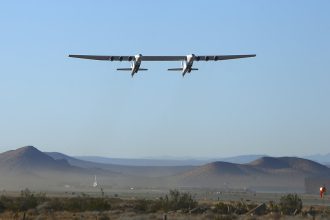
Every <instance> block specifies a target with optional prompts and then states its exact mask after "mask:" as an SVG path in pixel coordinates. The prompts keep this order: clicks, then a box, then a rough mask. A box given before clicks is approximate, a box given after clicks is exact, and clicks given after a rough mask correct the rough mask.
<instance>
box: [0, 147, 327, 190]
mask: <svg viewBox="0 0 330 220" xmlns="http://www.w3.org/2000/svg"><path fill="white" fill-rule="evenodd" d="M0 175H1V180H0V189H1V188H6V189H22V188H25V187H31V188H32V189H33V187H34V188H39V189H42V188H43V187H44V188H47V189H53V190H66V188H65V187H67V186H70V187H71V186H72V187H73V188H72V189H85V188H86V189H92V186H91V185H92V183H93V181H94V175H97V177H98V180H99V181H100V184H101V185H102V187H104V188H107V187H109V188H118V187H119V188H123V187H124V188H129V187H139V188H148V187H156V188H157V187H165V188H177V187H198V188H230V189H235V188H236V189H237V188H240V189H243V188H251V189H255V190H267V191H270V190H274V191H278V190H281V191H283V189H290V191H292V189H293V190H296V191H297V192H302V191H304V183H305V178H311V177H312V178H313V177H319V176H323V177H324V176H326V177H330V169H329V168H328V167H326V166H324V165H321V164H319V163H316V162H314V161H311V160H306V159H302V158H297V157H261V158H259V159H257V160H254V161H252V162H250V163H245V164H237V163H230V162H223V161H217V162H212V163H207V164H205V165H202V166H124V165H116V164H104V163H95V162H90V161H84V160H80V159H77V158H74V157H70V156H67V155H65V154H62V153H56V152H52V153H43V152H41V151H39V150H38V149H36V148H35V147H32V146H27V147H22V148H19V149H16V150H11V151H7V152H4V153H1V154H0Z"/></svg>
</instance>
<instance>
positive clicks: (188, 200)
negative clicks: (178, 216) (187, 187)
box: [158, 190, 198, 211]
mask: <svg viewBox="0 0 330 220" xmlns="http://www.w3.org/2000/svg"><path fill="white" fill-rule="evenodd" d="M158 202H159V207H161V209H162V210H165V211H168V210H180V209H181V210H189V209H192V208H195V207H196V206H197V205H198V203H197V201H196V200H195V199H193V197H192V195H191V194H190V193H181V192H179V191H178V190H170V192H169V195H166V196H165V197H164V198H163V197H161V198H160V200H159V201H158Z"/></svg>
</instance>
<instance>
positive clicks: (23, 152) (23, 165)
mask: <svg viewBox="0 0 330 220" xmlns="http://www.w3.org/2000/svg"><path fill="white" fill-rule="evenodd" d="M72 168H74V167H72V166H71V165H70V164H69V163H68V162H67V161H66V160H65V159H59V160H55V159H53V158H52V157H50V156H48V155H47V154H44V153H42V152H41V151H39V150H38V149H37V148H35V147H33V146H26V147H22V148H19V149H17V150H10V151H7V152H4V153H1V154H0V169H1V170H11V171H22V170H32V169H33V170H68V169H72Z"/></svg>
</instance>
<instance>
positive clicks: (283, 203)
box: [279, 194, 303, 215]
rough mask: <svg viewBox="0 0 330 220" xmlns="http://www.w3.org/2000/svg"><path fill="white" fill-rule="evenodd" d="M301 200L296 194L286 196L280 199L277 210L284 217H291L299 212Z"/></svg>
mask: <svg viewBox="0 0 330 220" xmlns="http://www.w3.org/2000/svg"><path fill="white" fill-rule="evenodd" d="M302 205H303V204H302V200H301V198H300V197H299V196H298V195H297V194H287V195H284V196H282V197H281V198H280V203H279V208H280V211H281V212H282V213H283V214H285V215H293V214H296V213H299V212H301V209H302Z"/></svg>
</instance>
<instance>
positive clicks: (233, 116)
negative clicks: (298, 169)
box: [0, 0, 330, 158]
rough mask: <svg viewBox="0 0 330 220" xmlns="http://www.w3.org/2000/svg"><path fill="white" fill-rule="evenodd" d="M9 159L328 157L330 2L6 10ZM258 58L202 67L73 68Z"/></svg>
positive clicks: (2, 10)
mask: <svg viewBox="0 0 330 220" xmlns="http://www.w3.org/2000/svg"><path fill="white" fill-rule="evenodd" d="M0 5H1V7H0V26H1V35H0V41H1V42H2V43H1V45H0V50H1V53H0V68H1V73H0V103H1V111H0V112H1V114H0V121H1V126H0V134H1V142H0V152H3V151H6V150H12V149H16V148H19V147H22V146H26V145H33V146H35V147H37V148H38V149H39V150H41V151H56V152H61V153H65V154H68V155H76V156H77V155H93V156H95V155H97V156H106V157H125V158H143V157H157V156H158V157H159V156H161V155H168V156H174V157H190V158H203V157H204V158H205V157H212V158H214V157H231V156H237V155H246V154H249V155H250V154H266V155H270V156H304V155H313V154H328V153H329V146H330V135H329V134H330V101H329V100H330V99H329V94H330V86H329V83H330V74H329V73H328V70H329V69H330V62H329V58H328V57H329V52H330V43H329V39H330V23H329V22H328V21H329V20H330V14H329V12H328V8H329V6H330V2H329V1H325V0H323V1H322V0H321V1H317V2H311V1H285V0H280V1H276V2H261V1H241V0H234V1H230V2H229V1H210V2H207V3H205V2H193V3H189V4H187V3H186V2H184V1H182V2H177V1H165V2H153V3H151V2H149V1H138V2H127V1H125V2H108V1H99V2H82V1H70V2H68V1H56V2H44V1H37V0H34V1H27V2H22V1H16V0H14V1H8V2H3V3H1V4H0ZM138 53H141V54H143V55H186V54H191V53H194V54H200V55H207V54H250V53H253V54H254V53H255V54H257V57H255V58H250V59H241V60H229V61H223V62H207V63H206V62H204V63H203V62H195V63H194V67H196V68H199V71H196V72H193V73H192V74H188V75H186V77H185V78H182V76H181V75H180V74H177V73H173V72H168V71H166V69H167V68H173V67H178V66H179V65H180V62H165V63H153V62H143V63H142V65H141V67H143V68H148V69H149V71H143V72H142V71H141V72H139V73H138V74H136V76H135V77H134V78H133V79H132V78H131V77H130V75H129V73H123V72H117V71H115V69H116V68H119V67H127V66H129V63H128V62H122V63H119V62H118V63H115V62H112V63H111V62H98V61H90V60H79V59H72V58H68V55H69V54H95V55H112V54H118V55H134V54H138Z"/></svg>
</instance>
